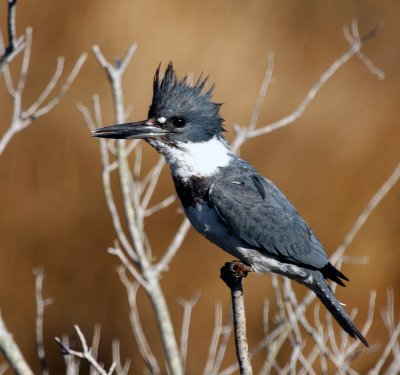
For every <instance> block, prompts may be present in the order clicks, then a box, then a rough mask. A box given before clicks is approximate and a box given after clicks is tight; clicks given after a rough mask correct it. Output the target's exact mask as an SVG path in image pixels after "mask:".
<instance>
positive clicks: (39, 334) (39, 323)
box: [33, 267, 53, 375]
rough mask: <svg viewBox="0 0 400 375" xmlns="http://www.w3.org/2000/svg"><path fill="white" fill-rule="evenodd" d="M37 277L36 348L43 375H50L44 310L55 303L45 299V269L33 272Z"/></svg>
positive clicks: (39, 268)
mask: <svg viewBox="0 0 400 375" xmlns="http://www.w3.org/2000/svg"><path fill="white" fill-rule="evenodd" d="M33 274H34V275H35V287H36V288H35V289H36V294H35V295H36V347H37V354H38V358H39V363H40V367H41V369H42V374H43V375H48V373H49V367H48V365H47V359H46V352H45V350H44V342H43V317H44V309H45V308H46V306H48V305H50V304H51V303H53V299H52V298H46V299H43V280H44V277H45V276H44V269H43V267H38V268H35V269H34V270H33Z"/></svg>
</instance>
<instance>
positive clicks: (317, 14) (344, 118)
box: [0, 0, 400, 374]
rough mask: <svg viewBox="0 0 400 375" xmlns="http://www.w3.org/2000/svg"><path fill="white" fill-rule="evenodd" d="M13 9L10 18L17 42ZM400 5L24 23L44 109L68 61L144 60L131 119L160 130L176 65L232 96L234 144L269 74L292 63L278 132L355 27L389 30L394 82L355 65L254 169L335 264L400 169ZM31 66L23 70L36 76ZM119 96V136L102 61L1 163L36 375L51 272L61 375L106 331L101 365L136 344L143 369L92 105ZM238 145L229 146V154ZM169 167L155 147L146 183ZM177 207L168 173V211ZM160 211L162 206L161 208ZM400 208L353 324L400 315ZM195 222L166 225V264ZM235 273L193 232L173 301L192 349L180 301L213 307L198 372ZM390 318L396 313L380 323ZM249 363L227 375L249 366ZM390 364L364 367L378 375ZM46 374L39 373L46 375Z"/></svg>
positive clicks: (368, 231)
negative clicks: (76, 349) (159, 106)
mask: <svg viewBox="0 0 400 375" xmlns="http://www.w3.org/2000/svg"><path fill="white" fill-rule="evenodd" d="M5 10H6V2H5V1H2V2H1V8H0V16H1V20H0V21H1V25H2V30H5V28H4V27H5V14H6V12H5ZM399 12H400V4H399V3H398V2H396V1H380V2H376V1H364V0H359V1H355V0H351V1H344V0H341V1H335V2H327V1H325V2H322V1H317V0H307V1H294V0H290V1H285V2H279V1H272V0H271V1H270V0H268V1H261V0H260V1H248V2H241V1H233V0H221V1H218V2H216V1H211V0H208V1H190V2H188V1H178V0H176V1H155V0H154V1H122V0H117V1H93V0H92V1H89V0H87V1H84V2H83V1H57V2H55V1H52V0H41V1H29V0H21V1H20V4H19V5H18V15H17V27H18V30H19V32H22V31H23V29H25V27H26V26H28V25H32V26H33V54H32V60H31V68H30V71H29V76H28V81H27V90H26V95H25V100H26V104H29V103H31V101H32V100H33V99H34V98H36V96H37V95H38V93H40V92H41V90H42V88H43V87H44V85H45V84H46V83H47V81H48V80H49V78H50V77H51V74H52V72H53V69H54V68H55V64H56V58H57V56H59V55H63V56H65V57H66V68H67V70H69V69H71V68H72V66H73V63H74V61H75V60H76V59H77V58H78V56H79V55H80V53H81V52H82V51H90V49H91V46H92V45H93V44H99V45H100V47H101V49H102V51H103V52H104V53H105V55H106V56H108V57H109V58H111V57H113V56H118V55H120V56H121V55H122V54H123V53H124V52H125V50H126V48H127V46H128V45H129V44H130V43H131V42H132V41H136V42H137V43H138V45H139V47H138V50H137V52H136V55H135V57H134V59H133V62H132V64H131V66H130V67H129V68H128V71H127V73H126V75H125V80H124V90H125V100H126V103H127V104H129V103H131V104H133V105H134V112H133V114H132V116H131V119H134V120H139V119H143V118H144V117H145V116H146V113H147V109H148V105H149V104H150V99H151V94H152V91H151V81H152V77H153V74H154V70H155V68H156V66H157V65H158V63H159V62H160V61H161V62H162V63H163V64H164V65H165V64H166V63H168V62H169V61H170V60H172V61H173V62H174V64H175V66H176V68H177V71H178V74H180V75H184V74H186V73H188V72H193V73H194V74H195V75H198V74H199V73H200V72H202V71H204V72H205V73H207V74H210V75H211V80H212V81H215V82H216V83H217V86H216V92H215V96H214V98H215V100H216V101H219V102H224V103H225V105H224V106H223V108H222V114H223V117H224V118H225V119H226V128H227V129H228V131H230V130H231V128H232V124H233V123H234V122H238V123H240V124H245V123H247V122H248V121H249V119H250V116H251V112H252V109H253V105H254V103H255V100H256V97H257V94H258V90H259V86H260V84H261V80H262V77H263V74H264V70H265V68H266V65H267V63H266V56H267V53H268V51H269V50H271V49H273V50H274V51H275V68H274V84H273V85H272V86H271V87H270V89H269V91H268V94H267V98H266V101H265V104H264V106H263V110H262V113H261V117H260V121H259V122H260V125H262V124H266V123H269V122H271V121H273V120H276V119H279V118H281V117H283V116H284V115H286V114H288V113H290V112H291V111H292V110H293V109H294V108H295V107H296V106H297V105H298V104H299V102H300V101H301V100H302V98H303V97H304V95H305V93H306V92H307V90H308V89H309V88H310V87H311V86H312V85H313V84H314V82H316V80H317V79H318V78H319V76H320V74H321V73H322V72H323V71H324V70H325V69H326V68H327V67H328V66H329V64H330V63H331V62H332V61H333V60H334V59H336V58H337V57H338V56H339V55H340V54H341V53H342V52H343V51H344V50H345V49H346V48H347V44H346V42H345V40H344V38H343V37H342V33H341V27H342V25H344V24H349V23H350V21H351V17H352V16H358V18H359V25H360V29H361V33H365V32H366V31H368V30H369V29H371V28H373V27H374V26H375V25H376V24H378V23H381V22H383V23H384V29H383V30H382V31H381V32H380V33H379V35H378V37H377V38H375V39H374V40H372V41H371V42H370V43H369V44H368V45H367V46H366V47H365V49H364V52H366V54H367V55H368V56H369V57H370V58H371V59H372V60H373V61H374V63H375V64H376V65H377V66H378V67H380V68H381V69H382V70H383V71H384V72H385V74H386V79H385V80H384V81H379V80H378V79H377V78H376V77H375V76H372V75H371V74H370V73H369V72H368V71H367V69H366V68H365V66H363V65H362V64H361V63H360V62H359V61H358V60H356V59H353V60H352V61H350V62H349V63H348V64H347V65H346V66H345V67H344V68H343V69H342V70H340V71H339V72H338V73H337V74H336V75H335V77H334V78H333V79H332V80H331V81H330V82H329V83H328V84H327V85H326V86H325V87H324V88H323V90H322V91H321V92H320V93H319V95H318V96H317V98H316V99H315V100H314V101H313V103H312V104H311V106H310V107H309V108H308V110H307V111H306V113H305V114H304V116H303V117H302V118H301V119H300V120H299V121H297V122H296V123H295V124H294V125H293V126H290V127H287V128H285V129H283V130H279V131H277V132H275V133H272V134H270V135H268V136H266V137H263V138H261V139H257V140H254V141H250V142H248V143H247V144H246V146H245V147H244V148H243V149H242V153H241V154H242V156H243V157H244V158H245V159H246V160H248V161H250V162H251V163H253V164H254V165H255V167H256V168H257V169H258V170H259V171H260V172H262V173H263V174H264V175H266V176H268V177H269V178H270V179H272V180H273V181H275V182H276V183H277V184H278V186H280V188H281V189H282V190H283V191H284V192H285V193H286V194H287V196H288V197H289V198H290V199H291V200H292V202H293V203H294V204H295V206H296V207H297V208H298V210H299V211H300V212H301V214H302V215H303V216H304V218H305V219H306V220H307V221H308V222H309V223H310V224H311V226H312V227H313V228H314V231H315V232H316V233H317V235H318V237H319V238H320V240H321V241H322V243H323V244H324V245H325V247H326V249H327V252H328V253H330V252H332V251H333V249H334V248H335V247H336V246H338V245H339V244H340V242H341V240H342V239H343V237H344V235H345V233H346V231H347V230H348V229H349V228H350V226H351V224H352V223H353V221H354V220H355V218H356V217H357V215H358V214H359V212H360V211H361V210H362V208H363V207H364V206H365V205H366V203H367V202H368V200H369V199H370V197H371V196H372V195H373V194H374V193H375V191H376V190H377V189H378V188H379V187H380V185H381V183H383V181H384V180H385V179H386V178H387V177H388V176H389V175H390V174H391V172H392V170H393V169H394V167H395V166H396V164H397V163H398V162H399V156H400V148H399V140H400V126H399V114H400V107H399V99H398V98H399V97H400V69H399V66H400V48H399V46H400V23H399V22H398V14H399ZM18 61H19V60H18ZM0 90H1V91H0V113H1V118H2V120H1V122H0V129H1V132H3V131H4V130H5V128H6V126H7V124H8V123H9V119H10V116H11V114H10V101H9V99H8V97H7V95H6V93H5V89H4V85H3V82H2V83H1V89H0ZM93 93H98V94H100V96H101V103H102V108H103V116H104V121H105V123H106V124H110V123H112V121H113V120H112V119H113V117H112V110H111V100H110V99H111V96H110V92H109V89H108V83H107V81H106V79H105V75H104V74H103V72H102V71H101V69H100V68H99V66H98V65H97V63H96V61H95V58H94V57H93V55H90V57H89V59H88V60H87V62H86V63H85V65H84V67H83V69H82V71H81V73H80V74H79V76H78V78H77V80H76V82H75V83H74V84H73V86H72V88H71V90H70V91H69V92H68V93H67V95H66V97H65V98H64V99H63V101H62V102H61V104H60V105H59V106H58V107H57V108H56V109H55V110H53V111H52V112H51V113H50V114H49V115H47V116H46V117H44V118H42V119H40V120H38V121H37V122H35V123H34V124H33V126H32V127H30V128H29V129H27V130H25V131H24V132H22V133H20V134H18V135H17V136H16V137H15V138H14V139H13V140H12V142H11V143H10V144H9V146H8V148H7V150H6V152H5V153H4V155H3V156H2V158H0V181H1V183H0V207H1V215H0V306H1V310H2V312H3V315H4V318H5V321H6V322H7V324H8V326H9V329H10V330H11V331H12V332H13V333H14V334H15V337H16V340H17V341H18V342H19V343H20V345H21V348H22V350H23V351H24V353H25V354H26V356H27V357H28V358H29V360H30V363H35V351H36V348H35V345H34V342H35V340H34V318H35V302H34V277H33V274H32V268H34V267H35V266H37V265H44V267H45V271H46V274H47V278H46V280H45V295H46V296H49V295H50V296H53V297H54V298H55V303H54V304H53V305H51V306H50V307H48V308H47V310H46V315H45V344H46V349H47V352H48V355H49V361H50V369H53V373H55V374H58V373H62V367H63V365H62V358H61V357H60V356H59V355H57V354H58V351H59V349H58V348H57V347H56V345H55V343H54V341H53V337H54V336H56V335H60V334H61V333H63V332H66V333H71V334H72V332H73V327H72V325H73V324H74V323H78V324H79V325H80V326H81V328H82V329H83V330H84V332H86V333H88V334H90V333H91V332H92V329H93V325H94V324H95V323H99V324H101V326H102V341H101V346H100V358H103V359H104V360H106V361H107V363H108V360H109V359H110V353H111V350H110V347H111V340H112V339H113V338H119V339H120V340H121V347H122V353H123V357H130V358H132V360H133V368H134V369H135V371H134V373H139V371H140V369H141V367H142V363H141V362H140V359H139V357H138V352H137V350H136V346H135V344H134V343H133V335H132V333H131V330H130V327H129V320H128V315H127V311H128V307H127V301H126V296H125V290H124V288H123V287H122V285H121V284H120V282H119V280H118V276H117V274H116V272H115V271H114V268H115V265H116V260H115V259H113V258H112V257H111V256H110V255H108V254H107V253H106V252H105V249H106V248H107V247H108V246H109V245H111V244H112V241H113V239H114V233H113V228H112V224H111V220H110V217H109V215H108V212H107V209H106V204H105V201H104V198H103V192H102V187H101V180H100V162H99V156H98V151H97V144H96V140H94V139H92V138H91V137H90V135H89V133H88V130H87V128H86V125H85V124H84V121H83V119H82V118H81V115H80V114H79V113H78V111H77V109H76V107H75V103H76V102H77V101H81V102H83V103H84V104H88V105H89V104H90V100H91V95H92V94H93ZM230 137H231V134H229V133H228V138H230ZM154 160H156V154H155V153H154V152H153V150H150V148H149V147H147V146H146V150H145V154H144V163H145V166H147V167H149V166H150V165H151V164H152V163H153V162H154ZM172 192H173V186H172V182H171V181H170V179H169V175H168V171H167V170H165V171H164V172H163V178H162V180H161V185H160V186H159V190H158V194H159V195H158V196H161V195H162V196H166V195H167V194H169V193H172ZM156 199H157V195H156ZM399 203H400V196H399V188H398V186H397V187H396V188H395V189H393V190H392V191H391V192H390V194H389V195H388V196H387V198H386V199H385V200H384V201H383V203H382V204H381V205H380V206H379V207H378V209H377V210H376V211H375V212H374V214H373V215H372V217H371V218H370V219H369V221H368V222H367V224H366V225H365V227H364V228H363V230H362V231H361V233H360V234H359V235H358V236H357V238H356V240H355V242H354V243H353V244H352V246H351V247H350V249H349V252H348V255H352V256H368V257H369V259H370V261H369V263H368V264H366V265H352V264H346V265H344V267H343V270H344V273H345V274H346V275H348V276H349V278H350V279H351V283H350V284H349V286H348V288H346V289H341V290H338V292H337V294H338V296H339V298H340V299H342V300H343V301H344V302H346V303H347V304H348V306H349V307H358V308H359V311H360V312H359V316H358V317H357V319H356V322H357V323H358V324H360V323H361V322H363V318H365V316H366V311H367V301H368V295H369V291H370V290H371V289H376V290H377V291H378V293H379V294H378V307H379V306H381V305H382V304H383V303H384V302H385V298H386V296H385V291H386V288H388V287H390V286H392V287H393V288H394V291H395V302H396V305H397V307H398V309H397V311H399V310H400V298H399V297H400V287H399V285H400V276H399V263H400V262H399V259H400V246H399V245H400V210H399ZM178 207H179V205H178V204H175V206H174V207H173V209H171V210H167V211H165V212H162V213H161V214H160V215H158V216H157V217H154V218H152V219H151V220H150V221H149V222H148V226H149V231H150V233H151V234H152V238H153V241H154V248H155V249H156V251H157V247H161V245H162V244H165V243H166V242H167V241H169V238H170V236H171V235H172V233H173V232H174V230H175V229H176V227H177V225H178V223H179V221H180V214H179V213H177V208H178ZM227 260H231V258H230V257H229V256H228V255H226V254H225V253H223V252H222V251H221V250H219V249H217V248H216V247H215V246H213V245H211V244H210V243H208V242H207V241H206V240H205V239H203V238H201V237H200V236H198V235H197V234H196V233H194V231H191V232H190V234H189V236H188V237H187V239H186V240H185V242H184V245H183V247H182V249H181V250H180V251H179V253H178V255H177V257H176V259H175V260H174V262H173V263H172V267H171V269H170V271H169V272H168V273H167V274H165V276H164V280H163V285H164V290H165V293H166V295H167V298H168V301H169V306H170V309H171V313H172V316H173V320H174V323H175V326H176V327H177V330H178V332H179V327H180V320H181V316H182V309H181V307H180V306H179V305H178V304H177V303H176V299H177V297H179V296H182V297H185V298H189V297H191V296H192V295H193V294H194V293H195V292H196V291H198V290H201V292H202V296H201V299H200V302H199V304H198V306H197V307H196V308H195V310H194V315H193V324H192V329H191V338H190V341H189V354H188V356H189V359H188V372H189V373H191V374H196V373H199V371H200V369H202V367H203V366H204V363H205V358H206V356H207V352H208V343H209V339H210V336H211V330H212V325H213V320H214V303H215V301H218V300H220V301H222V303H223V306H224V309H225V311H227V309H228V308H229V304H228V301H229V299H228V297H229V293H228V290H227V289H226V287H225V286H224V285H223V283H222V282H221V281H220V280H219V269H220V267H221V265H222V264H223V263H224V262H225V261H227ZM245 290H246V295H245V297H246V304H247V313H248V331H249V337H250V346H251V345H252V344H255V343H256V342H257V340H258V339H259V338H261V337H262V329H261V324H262V303H263V300H264V298H266V297H269V296H272V294H271V293H272V290H271V284H270V279H269V278H268V276H262V277H257V276H251V277H249V278H248V279H247V280H246V283H245ZM139 300H140V302H141V303H140V311H141V317H142V321H143V324H144V327H145V330H146V332H147V334H148V338H149V341H150V342H151V343H152V344H153V345H154V347H155V348H156V353H158V354H160V353H161V352H162V350H161V345H160V343H159V335H158V332H157V330H156V329H155V328H154V319H153V315H152V312H151V308H150V306H149V305H148V303H147V300H146V299H145V298H144V297H143V296H140V298H139ZM378 309H379V308H378ZM368 339H369V341H370V342H371V343H379V342H381V343H383V342H384V340H385V335H384V334H383V324H382V323H381V321H380V319H378V318H377V319H376V322H375V326H374V328H373V329H372V332H371V333H370V335H369V337H368ZM232 355H233V350H230V358H229V360H228V361H227V362H226V364H228V363H230V362H231V361H232V360H233V356H232ZM374 359H376V357H374V354H371V355H369V356H368V357H362V358H361V359H359V360H358V368H359V369H360V371H361V373H362V372H363V370H362V369H363V368H365V367H364V366H366V365H367V364H368V362H369V361H372V360H374ZM34 368H36V370H37V369H38V366H36V367H35V366H34Z"/></svg>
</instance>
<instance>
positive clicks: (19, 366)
mask: <svg viewBox="0 0 400 375" xmlns="http://www.w3.org/2000/svg"><path fill="white" fill-rule="evenodd" d="M0 351H1V352H2V353H3V355H4V357H5V358H6V360H7V362H8V364H9V365H10V366H11V368H12V369H13V371H14V372H15V373H16V374H17V375H33V371H32V370H31V369H30V367H29V365H28V363H27V362H26V360H25V358H24V356H23V354H22V353H21V350H20V349H19V347H18V345H17V344H16V342H15V341H14V338H13V336H12V334H11V333H10V332H9V331H8V329H7V327H6V325H5V323H4V320H3V317H2V315H1V312H0Z"/></svg>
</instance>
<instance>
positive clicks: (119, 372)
mask: <svg viewBox="0 0 400 375" xmlns="http://www.w3.org/2000/svg"><path fill="white" fill-rule="evenodd" d="M112 358H113V362H115V363H116V364H117V365H116V367H115V373H116V375H128V372H129V367H130V365H131V361H130V360H126V361H125V364H124V365H122V363H121V351H120V345H119V341H118V340H114V341H113V343H112Z"/></svg>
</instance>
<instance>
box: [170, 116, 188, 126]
mask: <svg viewBox="0 0 400 375" xmlns="http://www.w3.org/2000/svg"><path fill="white" fill-rule="evenodd" d="M171 122H172V123H173V124H174V126H175V127H176V128H182V127H183V126H185V125H186V120H185V119H184V118H183V117H180V116H176V117H172V118H171Z"/></svg>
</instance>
